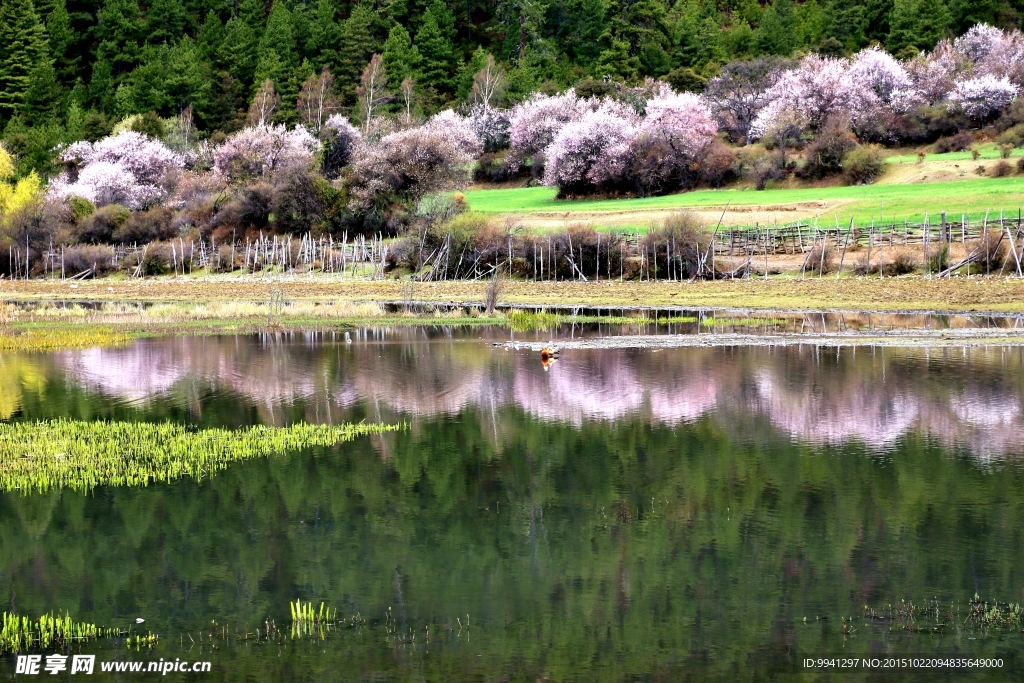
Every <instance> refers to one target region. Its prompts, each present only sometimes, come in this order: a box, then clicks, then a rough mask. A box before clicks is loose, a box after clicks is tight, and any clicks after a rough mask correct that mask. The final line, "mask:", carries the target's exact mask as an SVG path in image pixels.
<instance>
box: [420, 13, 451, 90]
mask: <svg viewBox="0 0 1024 683" xmlns="http://www.w3.org/2000/svg"><path fill="white" fill-rule="evenodd" d="M416 48H417V50H419V53H420V58H421V61H420V69H419V78H418V79H417V80H419V81H420V82H421V83H423V84H424V85H426V86H428V87H430V86H433V87H434V88H436V89H437V90H438V91H441V92H448V91H450V90H452V85H453V84H452V72H453V69H452V63H453V61H454V58H455V54H454V52H455V50H454V46H453V45H452V41H451V40H449V39H448V38H447V37H445V35H444V33H443V32H442V30H441V27H440V26H439V25H438V23H437V19H436V18H435V17H434V12H433V8H430V9H428V10H427V11H426V13H425V14H424V15H423V23H422V24H421V25H420V30H419V31H417V32H416Z"/></svg>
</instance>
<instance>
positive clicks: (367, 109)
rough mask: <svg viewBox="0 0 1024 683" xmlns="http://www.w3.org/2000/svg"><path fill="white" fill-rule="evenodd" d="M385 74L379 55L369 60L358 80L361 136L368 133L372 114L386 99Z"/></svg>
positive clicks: (357, 92) (386, 80)
mask: <svg viewBox="0 0 1024 683" xmlns="http://www.w3.org/2000/svg"><path fill="white" fill-rule="evenodd" d="M387 82H388V79H387V74H386V73H385V72H384V61H383V60H382V59H381V57H380V55H374V56H373V57H371V58H370V63H369V64H367V65H366V68H365V69H363V76H362V78H361V79H360V80H359V89H358V90H357V91H356V94H357V95H358V96H359V112H360V114H362V116H363V134H364V135H365V134H367V133H369V132H370V122H371V121H372V120H373V112H374V111H375V110H376V109H377V107H379V106H380V105H382V104H384V102H385V101H386V100H387V98H388V93H387V92H386V90H385V88H386V87H387Z"/></svg>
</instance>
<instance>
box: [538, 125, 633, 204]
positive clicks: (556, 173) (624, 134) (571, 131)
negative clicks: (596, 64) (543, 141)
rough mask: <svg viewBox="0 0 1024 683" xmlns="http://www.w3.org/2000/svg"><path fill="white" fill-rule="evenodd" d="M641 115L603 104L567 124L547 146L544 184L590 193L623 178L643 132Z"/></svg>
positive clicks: (568, 191) (562, 191) (566, 191)
mask: <svg viewBox="0 0 1024 683" xmlns="http://www.w3.org/2000/svg"><path fill="white" fill-rule="evenodd" d="M638 124H639V118H638V117H637V116H636V115H635V114H632V115H629V114H627V113H626V112H625V111H623V110H622V109H618V110H616V109H615V108H612V107H601V108H599V109H597V110H596V111H590V112H587V113H585V114H584V115H583V116H582V117H581V118H580V119H579V120H578V121H572V122H569V123H567V124H566V125H564V126H563V127H562V128H561V129H560V130H559V131H558V133H557V134H556V135H555V137H554V140H552V142H551V144H550V145H548V147H547V148H546V149H545V150H544V156H545V159H546V166H545V168H544V184H545V185H551V186H554V187H557V188H558V189H559V194H560V195H563V196H565V195H573V194H586V193H588V192H592V191H594V190H595V189H597V188H600V187H609V186H613V185H615V184H617V183H618V182H620V181H621V180H622V176H623V174H624V172H625V170H626V168H627V167H628V164H629V153H630V145H631V144H632V143H633V141H634V140H635V139H636V137H637V136H638V135H639V134H640V129H639V125H638Z"/></svg>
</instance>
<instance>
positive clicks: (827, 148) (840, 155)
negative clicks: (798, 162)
mask: <svg viewBox="0 0 1024 683" xmlns="http://www.w3.org/2000/svg"><path fill="white" fill-rule="evenodd" d="M855 147H857V141H856V140H855V139H854V138H853V136H852V135H850V133H849V132H847V131H846V129H845V127H844V126H842V125H841V124H838V123H832V124H830V125H826V126H825V128H823V129H822V131H821V132H820V133H819V134H818V136H817V137H816V138H815V139H814V140H813V141H812V142H811V144H809V145H808V146H807V150H806V152H805V155H806V158H807V161H806V163H805V164H804V165H803V167H801V168H800V169H799V170H798V171H797V175H798V176H800V177H801V178H808V179H811V180H820V179H821V178H827V177H829V176H832V175H836V174H838V173H842V171H843V160H844V159H845V158H846V155H847V154H849V153H850V151H851V150H853V149H854V148H855Z"/></svg>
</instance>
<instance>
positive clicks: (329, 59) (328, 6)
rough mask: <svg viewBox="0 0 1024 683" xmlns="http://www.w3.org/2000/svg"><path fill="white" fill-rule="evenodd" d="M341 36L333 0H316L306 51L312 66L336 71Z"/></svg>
mask: <svg viewBox="0 0 1024 683" xmlns="http://www.w3.org/2000/svg"><path fill="white" fill-rule="evenodd" d="M341 36H342V30H341V25H340V24H339V23H338V21H337V17H336V11H335V8H334V2H333V0H317V3H316V12H315V14H314V15H313V22H312V25H311V26H310V28H309V44H308V45H307V53H308V54H309V55H310V58H311V59H312V61H313V66H314V67H316V68H318V69H320V68H323V67H325V66H326V67H328V68H330V69H331V70H332V71H337V69H338V66H339V64H338V49H339V46H340V45H341V41H342V38H341Z"/></svg>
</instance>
